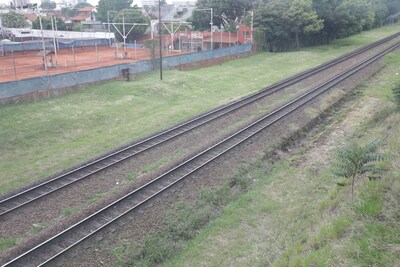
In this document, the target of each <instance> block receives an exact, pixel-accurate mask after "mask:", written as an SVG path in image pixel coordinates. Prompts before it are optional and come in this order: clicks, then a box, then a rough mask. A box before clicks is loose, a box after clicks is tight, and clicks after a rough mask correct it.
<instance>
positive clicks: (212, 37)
mask: <svg viewBox="0 0 400 267" xmlns="http://www.w3.org/2000/svg"><path fill="white" fill-rule="evenodd" d="M210 9H211V22H210V28H211V50H213V49H214V32H213V25H214V22H213V16H214V15H213V9H212V8H210Z"/></svg>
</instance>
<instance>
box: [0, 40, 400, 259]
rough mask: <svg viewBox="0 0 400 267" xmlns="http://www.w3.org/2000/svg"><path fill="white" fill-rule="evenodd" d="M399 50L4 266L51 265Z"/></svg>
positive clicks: (294, 103)
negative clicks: (224, 155)
mask: <svg viewBox="0 0 400 267" xmlns="http://www.w3.org/2000/svg"><path fill="white" fill-rule="evenodd" d="M399 47H400V43H396V44H394V45H391V46H390V47H388V48H386V49H385V50H384V51H381V52H379V53H378V54H376V55H374V56H372V57H370V58H368V59H366V60H364V61H362V62H361V63H359V64H357V65H356V66H354V67H353V68H351V69H350V70H347V71H344V72H342V73H341V74H339V75H337V76H335V77H333V78H331V79H329V80H328V81H326V82H324V83H323V84H321V85H319V86H317V87H315V88H313V89H311V90H309V91H308V92H306V93H304V94H302V95H301V96H298V97H297V98H295V99H293V100H291V101H290V102H288V103H287V104H285V105H283V106H282V107H280V108H278V109H276V110H274V111H272V112H271V113H269V114H268V115H265V116H264V117H262V118H260V119H259V120H257V121H256V122H253V123H252V124H250V125H248V126H247V127H245V128H243V129H241V130H240V131H238V132H236V133H235V134H233V135H231V136H229V137H227V138H226V139H224V140H222V141H221V142H219V143H217V144H215V145H213V146H212V147H210V148H208V149H207V150H205V151H203V152H201V153H199V154H198V155H196V156H194V157H192V158H191V159H189V160H187V161H186V162H184V163H182V164H180V165H179V166H176V167H174V168H173V169H171V170H169V171H168V172H166V173H164V174H162V175H160V176H158V177H157V178H155V179H154V180H152V181H151V182H149V183H147V184H145V185H143V186H142V187H140V188H138V189H136V190H134V191H132V192H130V193H129V194H127V195H125V196H124V197H122V198H120V199H118V200H116V201H115V202H113V203H111V204H109V205H108V206H106V207H104V208H102V209H101V210H99V211H97V212H96V213H94V214H92V215H90V216H88V217H87V218H85V219H83V220H81V221H80V222H78V223H76V224H74V225H73V226H71V227H69V228H68V229H66V230H64V231H62V232H61V233H59V234H57V235H55V236H53V237H51V238H50V239H48V240H46V241H44V242H43V243H41V244H39V245H37V246H36V247H34V248H32V249H31V250H29V251H27V252H25V253H23V254H21V255H20V256H18V257H16V258H14V259H13V260H11V261H9V262H8V263H6V264H5V265H3V266H45V265H49V264H51V263H54V260H56V259H58V258H59V257H60V256H61V255H63V254H64V253H66V252H67V251H69V250H70V249H71V248H73V247H75V246H77V245H79V244H80V243H82V242H83V241H84V240H86V239H88V238H89V237H92V236H93V235H95V234H96V233H98V232H99V231H101V230H103V229H104V228H106V227H108V226H110V225H112V224H113V223H117V222H118V221H119V220H120V219H122V218H123V217H127V216H129V215H130V214H131V215H132V213H131V212H132V211H134V210H135V209H137V208H138V207H140V206H141V205H143V204H144V203H146V202H148V201H149V200H150V199H152V198H154V197H156V196H157V195H159V194H161V193H163V192H164V191H166V190H168V189H169V188H171V187H173V186H174V185H176V184H177V183H179V182H180V181H182V180H183V179H185V178H186V177H188V176H189V175H190V174H192V173H194V172H196V171H197V170H199V169H200V168H202V167H204V166H205V165H207V164H208V163H210V162H212V161H213V160H215V159H217V158H218V157H220V156H221V155H223V154H225V153H227V152H228V151H230V150H232V149H233V148H235V147H237V146H239V145H240V144H242V143H243V142H245V141H247V140H248V139H250V138H252V137H253V136H255V135H257V134H258V133H259V132H261V131H263V130H265V129H266V128H268V127H269V126H271V125H273V124H275V123H277V122H279V121H280V120H282V119H283V118H285V117H287V116H288V115H290V114H292V113H294V112H296V111H298V110H299V109H300V108H302V107H304V106H305V105H307V104H308V103H309V102H310V101H313V100H314V99H316V98H317V97H318V96H320V95H321V94H323V93H325V92H327V91H329V90H330V89H331V88H333V87H334V86H335V85H337V84H338V83H340V82H342V81H343V80H345V79H347V78H349V77H350V76H352V75H353V74H355V73H357V72H358V71H360V70H361V69H363V68H365V67H366V66H368V65H370V64H371V63H373V62H375V61H376V60H378V59H380V58H381V57H382V56H384V55H385V54H386V53H389V52H391V51H393V50H394V49H397V48H399Z"/></svg>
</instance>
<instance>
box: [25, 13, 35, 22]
mask: <svg viewBox="0 0 400 267" xmlns="http://www.w3.org/2000/svg"><path fill="white" fill-rule="evenodd" d="M22 15H23V16H24V17H25V18H26V19H27V20H29V21H35V20H36V19H37V16H36V15H35V14H22Z"/></svg>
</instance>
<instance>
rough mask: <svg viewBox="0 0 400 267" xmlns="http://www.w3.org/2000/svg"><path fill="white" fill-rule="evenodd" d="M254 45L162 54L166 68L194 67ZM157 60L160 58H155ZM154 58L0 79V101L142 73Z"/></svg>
mask: <svg viewBox="0 0 400 267" xmlns="http://www.w3.org/2000/svg"><path fill="white" fill-rule="evenodd" d="M251 49H252V46H251V44H248V45H241V46H234V47H229V48H224V49H218V50H207V51H202V52H199V53H193V54H185V55H178V56H173V57H166V58H163V69H171V68H179V69H187V68H195V67H203V66H206V65H211V64H215V63H219V62H221V61H225V60H229V59H233V58H238V57H240V56H244V55H249V54H250V53H251ZM156 61H158V59H156ZM153 63H154V62H152V60H146V61H140V62H134V63H127V64H120V65H114V66H110V67H103V68H97V69H92V70H84V71H79V72H71V73H62V74H55V75H50V76H40V77H34V78H29V79H24V80H19V81H12V82H5V83H0V103H2V104H5V103H13V102H19V101H20V100H24V99H35V98H40V97H46V96H51V95H59V94H62V93H64V92H65V91H70V90H73V89H74V88H76V87H79V86H80V85H85V84H91V83H97V82H100V81H105V80H111V79H117V78H119V77H121V72H122V70H123V69H129V73H130V74H134V75H135V74H140V73H144V72H150V71H152V70H153ZM155 64H156V66H157V64H159V61H158V62H155Z"/></svg>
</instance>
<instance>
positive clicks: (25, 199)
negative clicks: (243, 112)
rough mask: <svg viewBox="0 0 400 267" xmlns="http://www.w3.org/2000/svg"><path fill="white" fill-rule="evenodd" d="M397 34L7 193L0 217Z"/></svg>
mask: <svg viewBox="0 0 400 267" xmlns="http://www.w3.org/2000/svg"><path fill="white" fill-rule="evenodd" d="M399 36H400V33H397V34H395V35H392V36H389V37H387V38H385V39H382V40H379V41H377V42H375V43H372V44H370V45H367V46H365V47H362V48H360V49H358V50H355V51H352V52H350V53H347V54H345V55H343V56H341V57H339V58H336V59H334V60H331V61H329V62H326V63H324V64H322V65H319V66H316V67H314V68H312V69H309V70H307V71H304V72H302V73H299V74H297V75H294V76H292V77H290V78H288V79H285V80H283V81H280V82H278V83H276V84H273V85H271V86H268V87H266V88H264V89H262V90H260V91H258V92H256V93H254V94H251V95H249V96H246V97H244V98H241V99H239V100H237V101H234V102H232V103H229V104H227V105H224V106H222V107H219V108H217V109H214V110H212V111H210V112H207V113H204V114H202V115H200V116H198V117H195V118H194V119H191V120H189V121H187V122H185V123H182V124H180V125H177V126H175V127H173V128H170V129H167V130H165V131H163V132H161V133H159V134H156V135H153V136H151V137H149V138H147V139H145V140H142V141H140V142H137V143H134V144H133V145H130V146H128V147H125V148H122V149H120V150H118V151H116V152H113V153H111V154H108V155H106V156H104V157H102V158H100V159H97V160H95V161H93V162H90V163H88V164H86V165H84V166H81V167H79V168H76V169H74V170H71V171H69V172H66V173H63V174H61V175H59V176H56V177H54V178H52V179H50V180H48V181H45V182H43V183H40V184H38V185H36V186H33V187H30V188H28V189H26V190H24V191H21V192H19V193H17V194H14V195H11V196H9V197H6V198H4V199H2V200H0V219H1V217H2V216H4V215H6V214H8V213H11V212H12V211H15V210H17V209H18V208H20V207H23V206H25V205H27V204H30V203H33V202H34V201H36V200H38V199H40V198H42V197H44V196H46V195H49V194H51V193H53V192H55V191H58V190H60V189H62V188H65V187H67V186H69V185H71V184H73V183H75V182H77V181H80V180H82V179H85V178H86V177H89V176H91V175H93V174H95V173H98V172H100V171H102V170H105V169H107V168H109V167H111V166H113V165H115V164H118V163H120V162H122V161H124V160H126V159H130V158H132V157H134V156H136V155H138V154H140V153H142V152H144V151H146V150H149V149H151V148H154V147H156V146H158V145H160V144H162V143H164V142H166V141H169V140H171V139H173V138H175V137H178V136H180V135H182V134H184V133H186V132H188V131H191V130H193V129H195V128H197V127H199V126H201V125H204V124H206V123H208V122H210V121H212V120H215V119H217V118H220V117H222V116H224V115H227V114H229V113H231V112H233V111H235V110H238V109H240V108H243V107H245V106H247V105H249V104H251V103H254V102H255V101H257V100H259V99H261V98H264V97H266V96H268V95H270V94H272V93H274V92H277V91H279V90H282V89H284V88H286V87H288V86H290V85H293V84H295V83H298V82H300V81H302V80H304V79H307V78H308V77H311V76H312V75H315V74H317V73H319V72H321V71H323V70H326V69H328V68H331V67H333V66H335V65H337V64H339V63H341V62H343V61H345V60H348V59H349V58H352V57H354V56H356V55H359V54H361V53H364V52H366V51H369V50H371V49H373V48H375V47H377V46H379V45H382V44H385V43H387V42H389V41H391V40H393V39H395V38H397V37H399Z"/></svg>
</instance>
